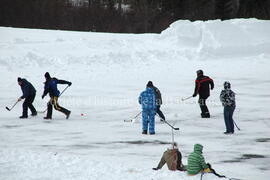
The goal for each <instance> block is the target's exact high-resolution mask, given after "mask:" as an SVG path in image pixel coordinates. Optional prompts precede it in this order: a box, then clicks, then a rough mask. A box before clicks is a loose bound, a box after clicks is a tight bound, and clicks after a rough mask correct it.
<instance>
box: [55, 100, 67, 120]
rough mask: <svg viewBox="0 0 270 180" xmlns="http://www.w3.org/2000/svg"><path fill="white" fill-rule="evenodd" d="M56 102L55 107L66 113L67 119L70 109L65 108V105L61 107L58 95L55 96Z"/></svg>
mask: <svg viewBox="0 0 270 180" xmlns="http://www.w3.org/2000/svg"><path fill="white" fill-rule="evenodd" d="M53 102H54V103H53V104H54V108H55V109H56V110H57V111H60V112H62V113H64V114H65V115H66V116H67V117H66V118H67V119H68V117H69V114H70V111H69V110H67V109H65V108H63V107H61V106H60V105H59V104H58V97H54V101H53Z"/></svg>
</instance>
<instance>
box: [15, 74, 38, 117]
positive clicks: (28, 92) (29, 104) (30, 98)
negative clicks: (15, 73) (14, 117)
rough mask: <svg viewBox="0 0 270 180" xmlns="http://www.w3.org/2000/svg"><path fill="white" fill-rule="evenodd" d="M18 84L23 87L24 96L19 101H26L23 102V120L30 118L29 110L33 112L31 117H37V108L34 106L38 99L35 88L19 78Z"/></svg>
mask: <svg viewBox="0 0 270 180" xmlns="http://www.w3.org/2000/svg"><path fill="white" fill-rule="evenodd" d="M17 80H18V84H19V86H21V89H22V93H23V95H22V96H21V97H20V98H19V99H18V101H21V100H22V99H25V100H24V102H23V113H22V116H20V118H21V119H23V118H28V108H29V109H30V111H31V113H32V114H31V116H36V115H37V111H36V109H35V107H34V106H33V102H34V100H35V97H36V89H35V88H34V86H33V85H32V84H31V83H30V82H28V81H27V80H26V79H22V78H20V77H18V79H17Z"/></svg>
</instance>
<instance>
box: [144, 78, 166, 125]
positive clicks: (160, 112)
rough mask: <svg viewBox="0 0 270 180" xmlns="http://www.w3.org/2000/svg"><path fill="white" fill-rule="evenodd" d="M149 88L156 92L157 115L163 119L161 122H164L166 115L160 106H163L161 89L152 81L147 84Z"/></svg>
mask: <svg viewBox="0 0 270 180" xmlns="http://www.w3.org/2000/svg"><path fill="white" fill-rule="evenodd" d="M147 86H148V87H151V88H153V89H154V92H155V95H156V106H157V109H156V113H157V114H158V115H159V117H160V118H161V121H164V120H165V116H164V114H163V113H162V111H161V110H160V106H161V104H162V97H161V93H160V91H159V89H158V88H157V87H155V86H154V85H153V82H152V81H149V82H148V83H147Z"/></svg>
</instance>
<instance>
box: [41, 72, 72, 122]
mask: <svg viewBox="0 0 270 180" xmlns="http://www.w3.org/2000/svg"><path fill="white" fill-rule="evenodd" d="M44 76H45V79H46V81H45V86H44V92H43V95H42V99H43V98H44V97H45V96H46V95H47V94H48V93H49V95H50V98H51V99H50V101H49V102H48V104H47V108H48V109H47V116H46V117H44V119H52V110H53V106H54V109H56V110H57V111H60V112H62V113H64V114H65V115H66V119H68V118H69V116H70V113H71V111H69V110H67V109H65V108H63V107H61V106H60V105H59V104H58V98H59V96H60V92H59V90H58V89H57V84H68V85H69V86H71V84H72V83H71V82H68V81H65V80H59V79H56V78H51V76H50V74H49V73H48V72H46V73H45V75H44Z"/></svg>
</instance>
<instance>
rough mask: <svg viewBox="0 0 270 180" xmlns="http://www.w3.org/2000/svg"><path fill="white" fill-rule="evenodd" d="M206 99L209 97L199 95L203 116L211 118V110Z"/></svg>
mask: <svg viewBox="0 0 270 180" xmlns="http://www.w3.org/2000/svg"><path fill="white" fill-rule="evenodd" d="M206 99H207V98H203V97H199V105H200V108H201V112H202V113H201V116H202V118H209V117H210V113H209V110H208V108H207V105H206Z"/></svg>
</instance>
